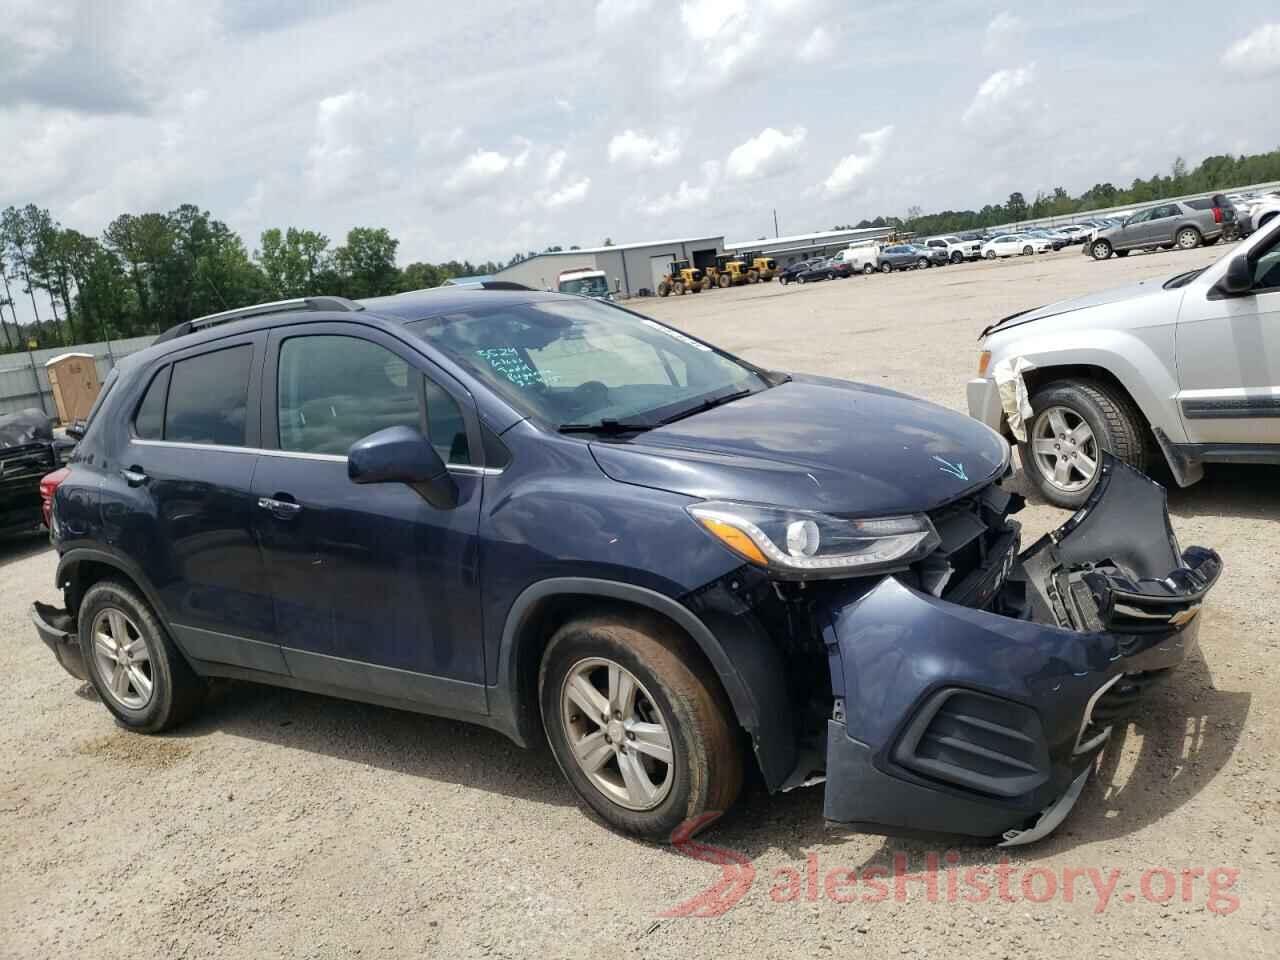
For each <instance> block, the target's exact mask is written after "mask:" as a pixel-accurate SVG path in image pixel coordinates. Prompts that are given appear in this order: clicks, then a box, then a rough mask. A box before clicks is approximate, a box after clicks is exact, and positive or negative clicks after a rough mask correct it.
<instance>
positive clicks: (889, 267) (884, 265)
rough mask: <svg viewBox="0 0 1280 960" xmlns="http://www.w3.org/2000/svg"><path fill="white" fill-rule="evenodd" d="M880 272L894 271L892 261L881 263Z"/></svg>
mask: <svg viewBox="0 0 1280 960" xmlns="http://www.w3.org/2000/svg"><path fill="white" fill-rule="evenodd" d="M880 272H881V273H893V264H891V263H882V264H880Z"/></svg>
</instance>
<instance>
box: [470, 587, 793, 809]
mask: <svg viewBox="0 0 1280 960" xmlns="http://www.w3.org/2000/svg"><path fill="white" fill-rule="evenodd" d="M602 610H606V611H607V610H616V611H619V612H627V613H641V614H644V615H646V616H650V617H655V618H658V619H660V620H662V621H663V622H665V623H667V624H669V625H671V626H673V627H675V628H676V629H678V630H679V631H680V632H681V633H683V634H684V635H685V636H686V637H688V639H689V640H690V641H691V642H692V644H693V645H694V646H695V647H696V648H697V650H698V651H699V653H700V654H701V656H702V658H703V660H704V661H705V663H706V665H707V666H708V667H709V668H710V670H711V671H712V673H713V674H714V675H715V676H716V677H717V679H718V680H719V682H720V685H721V687H722V688H723V690H724V693H725V695H726V697H727V699H728V701H729V704H730V707H731V708H732V710H733V713H734V720H735V721H736V723H737V724H738V725H739V726H740V727H741V728H743V729H744V730H745V731H746V732H747V734H748V735H749V736H750V737H751V740H752V744H753V746H754V748H755V753H756V758H757V760H758V762H759V764H760V768H761V771H762V772H763V774H764V776H765V780H766V782H767V783H768V784H769V785H770V787H771V788H776V786H778V785H780V784H781V782H782V780H783V779H785V777H786V775H787V774H789V773H790V772H791V768H792V766H794V763H795V756H796V745H795V739H794V736H793V735H792V732H791V724H790V710H789V706H790V697H789V694H788V693H787V690H786V685H785V682H784V681H783V679H782V677H783V672H782V670H781V669H780V665H779V664H778V663H777V662H776V661H777V659H778V654H777V651H776V649H775V648H774V647H773V644H772V642H771V641H770V639H769V638H768V636H767V635H765V634H764V633H763V631H759V632H758V634H757V635H756V636H741V637H735V638H734V655H733V657H730V656H729V654H728V652H727V651H726V650H725V647H724V645H723V644H722V643H721V641H720V640H719V639H718V638H717V636H716V635H715V634H714V633H713V632H712V631H711V629H710V628H709V627H708V626H707V625H706V624H705V623H704V622H703V621H702V620H701V619H700V618H699V617H698V616H697V615H695V614H694V613H693V612H692V611H691V610H690V609H689V608H688V607H686V606H684V605H683V604H681V603H679V602H678V601H676V600H674V599H672V598H671V597H668V596H665V595H663V594H661V593H658V592H656V591H653V590H649V589H647V588H645V587H640V586H637V585H635V584H629V583H622V582H618V581H613V580H599V579H592V578H585V577H556V578H552V579H548V580H542V581H539V582H537V583H535V584H532V585H531V586H529V587H527V588H525V590H524V591H523V592H522V593H521V594H520V595H519V596H518V597H517V598H516V600H515V602H514V603H513V604H512V605H511V609H510V610H509V611H508V613H507V617H506V621H505V623H504V625H503V630H502V639H501V642H500V646H499V649H498V671H497V683H496V685H495V686H493V687H490V703H489V710H490V714H491V717H492V720H493V721H494V722H495V726H498V727H499V728H500V729H502V730H503V732H505V733H506V734H507V735H508V736H510V737H511V738H512V739H513V740H515V741H516V742H517V743H520V744H522V745H525V746H529V745H532V744H534V743H537V742H538V740H539V739H541V737H542V736H543V734H542V719H541V716H540V711H539V708H538V691H537V682H538V680H537V677H538V669H539V667H540V665H541V661H542V653H543V651H544V650H545V648H546V644H547V642H548V641H549V640H550V638H551V636H552V634H554V633H555V631H556V630H557V629H558V628H559V627H560V626H561V625H563V624H564V623H567V622H568V621H570V620H572V619H576V618H579V617H582V616H584V615H589V614H599V613H600V612H601V611H602ZM780 711H781V712H783V713H784V714H785V717H786V722H774V719H775V718H777V716H778V714H779V712H780ZM765 717H768V718H770V722H768V723H765V722H763V719H762V718H765Z"/></svg>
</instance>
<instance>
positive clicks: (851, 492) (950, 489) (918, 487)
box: [591, 376, 1009, 517]
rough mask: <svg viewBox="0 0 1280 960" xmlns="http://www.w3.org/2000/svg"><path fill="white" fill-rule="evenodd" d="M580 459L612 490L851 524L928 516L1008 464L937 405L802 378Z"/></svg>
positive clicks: (965, 420)
mask: <svg viewBox="0 0 1280 960" xmlns="http://www.w3.org/2000/svg"><path fill="white" fill-rule="evenodd" d="M591 451H592V453H593V454H594V456H595V458H596V462H597V463H598V464H599V465H600V469H601V470H603V471H604V472H605V474H607V475H608V476H609V477H611V478H612V479H614V480H618V481H620V482H623V483H631V484H636V485H638V486H642V487H653V488H656V489H660V490H669V491H672V492H674V493H681V494H685V495H687V496H690V497H697V498H699V499H704V500H738V501H744V502H750V503H764V504H772V505H777V506H783V507H790V508H792V509H801V510H819V511H822V512H824V513H832V514H837V515H841V516H850V517H861V516H890V515H897V514H905V513H915V512H920V511H924V510H931V509H933V508H935V507H937V506H940V505H942V504H944V503H947V502H949V501H952V500H955V499H956V498H958V497H961V496H964V495H965V494H967V493H969V492H971V491H973V490H975V489H978V488H980V487H982V486H985V485H986V484H988V483H990V482H991V481H992V480H994V479H995V478H996V477H997V476H999V475H1000V474H1002V473H1003V472H1004V470H1005V468H1006V466H1007V464H1008V457H1009V448H1008V445H1007V444H1006V443H1005V441H1004V440H1003V439H1002V438H1001V437H1000V436H999V435H998V434H996V433H995V432H994V431H992V430H989V429H988V428H987V427H985V426H983V425H982V424H980V423H978V422H977V421H976V420H972V419H970V418H969V417H966V416H963V415H961V414H959V413H955V412H954V411H951V410H948V409H946V408H945V407H940V406H937V405H936V404H932V403H928V402H926V401H924V400H917V399H915V398H914V397H909V396H906V395H905V394H901V393H897V392H895V391H892V390H885V389H882V388H879V387H872V386H864V385H860V384H853V383H847V382H845V381H841V380H829V379H825V378H820V377H808V376H803V377H802V376H797V377H795V378H794V379H792V380H791V381H789V382H786V383H783V384H781V385H779V386H777V387H774V388H772V389H769V390H764V391H761V392H759V393H755V394H752V395H751V396H748V397H743V398H742V399H741V400H736V401H734V402H732V403H728V404H725V405H724V406H722V407H715V408H713V409H711V410H707V411H705V412H703V413H699V414H695V415H694V416H691V417H688V418H686V419H684V420H679V421H677V422H675V423H672V424H668V425H667V426H664V427H658V428H656V429H654V430H650V431H647V432H645V433H641V434H636V435H635V436H634V437H632V438H629V439H625V440H623V439H619V440H616V441H615V440H596V441H593V442H592V443H591Z"/></svg>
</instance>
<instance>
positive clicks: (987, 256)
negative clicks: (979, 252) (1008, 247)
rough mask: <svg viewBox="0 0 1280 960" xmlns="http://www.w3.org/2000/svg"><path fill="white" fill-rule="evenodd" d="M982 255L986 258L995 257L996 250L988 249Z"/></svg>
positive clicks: (991, 258)
mask: <svg viewBox="0 0 1280 960" xmlns="http://www.w3.org/2000/svg"><path fill="white" fill-rule="evenodd" d="M983 257H985V258H986V259H988V260H994V259H995V258H996V252H995V251H994V250H988V251H987V252H986V253H984V254H983Z"/></svg>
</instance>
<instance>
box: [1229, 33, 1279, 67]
mask: <svg viewBox="0 0 1280 960" xmlns="http://www.w3.org/2000/svg"><path fill="white" fill-rule="evenodd" d="M1222 65H1223V66H1224V67H1226V68H1227V69H1228V70H1230V71H1232V72H1233V73H1239V74H1244V75H1246V76H1255V77H1265V76H1270V75H1271V74H1273V73H1280V23H1264V24H1263V25H1262V26H1260V27H1259V28H1258V29H1257V30H1255V31H1253V33H1251V34H1249V35H1248V36H1247V37H1244V38H1243V39H1240V40H1237V41H1236V42H1235V43H1233V44H1232V45H1231V46H1230V47H1229V48H1228V49H1227V52H1226V53H1224V54H1223V55H1222Z"/></svg>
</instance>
